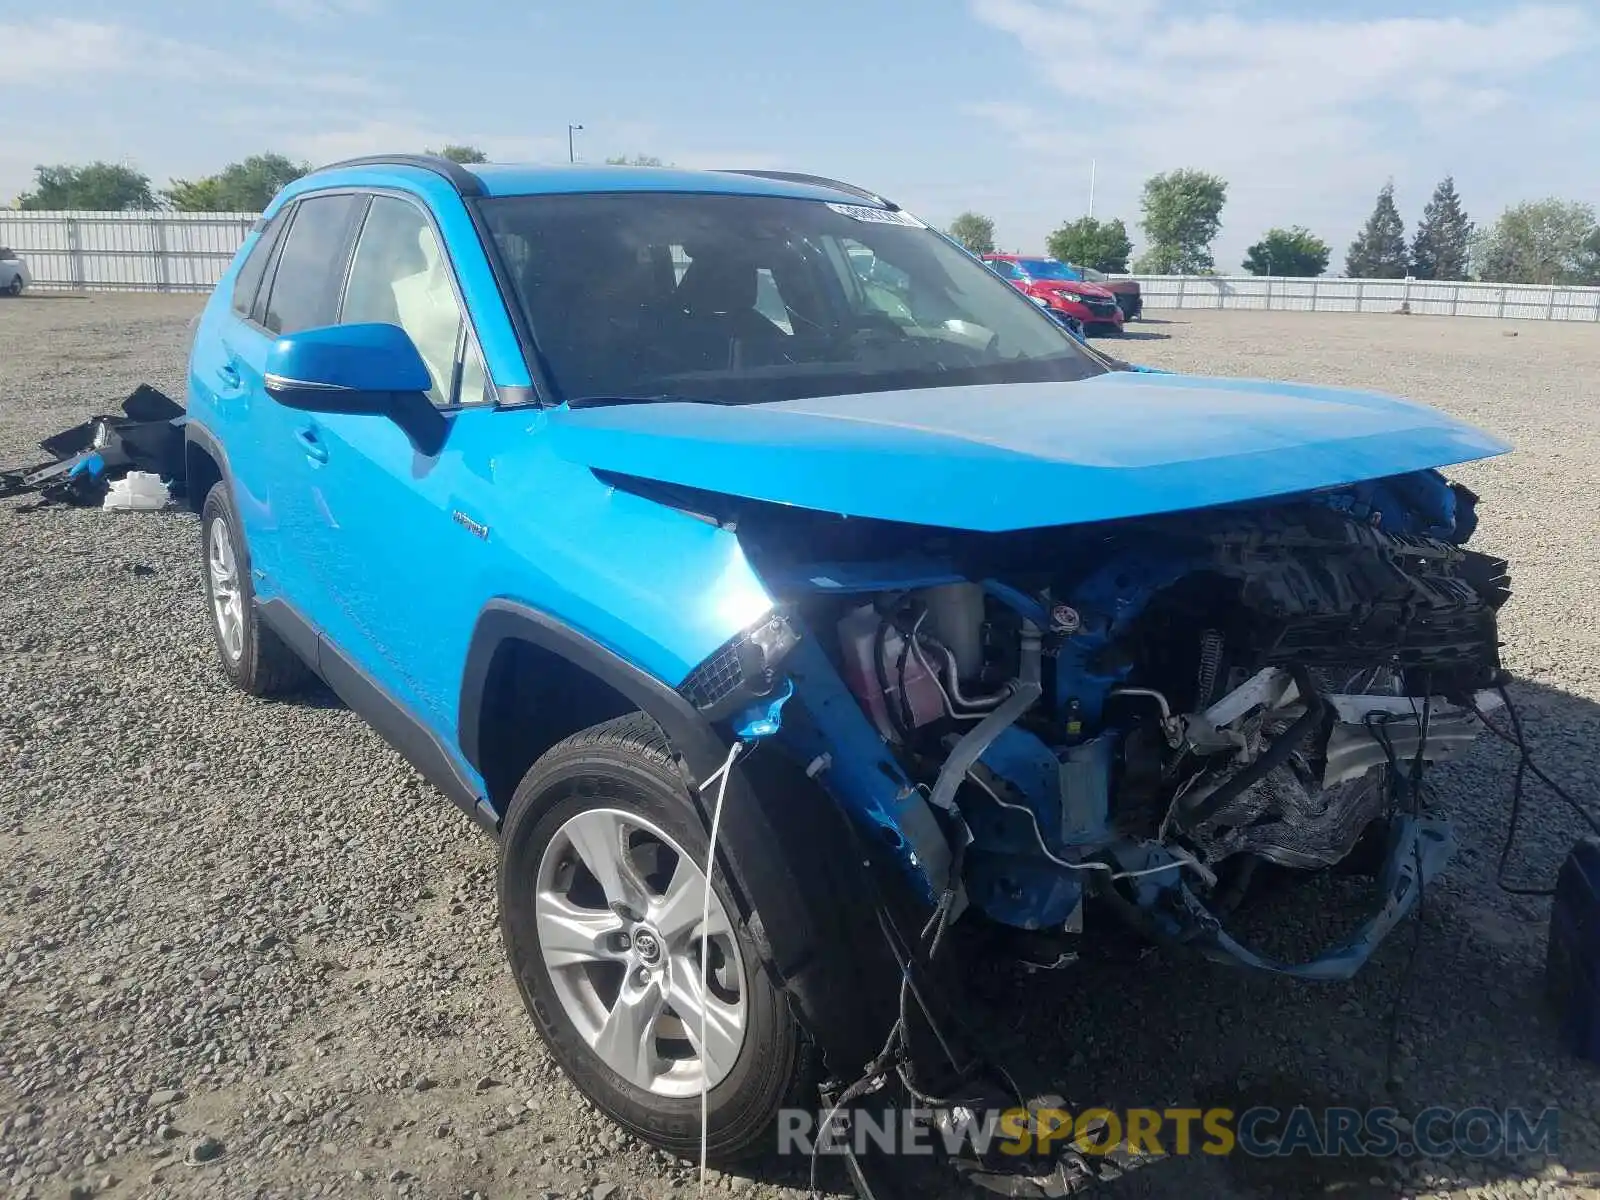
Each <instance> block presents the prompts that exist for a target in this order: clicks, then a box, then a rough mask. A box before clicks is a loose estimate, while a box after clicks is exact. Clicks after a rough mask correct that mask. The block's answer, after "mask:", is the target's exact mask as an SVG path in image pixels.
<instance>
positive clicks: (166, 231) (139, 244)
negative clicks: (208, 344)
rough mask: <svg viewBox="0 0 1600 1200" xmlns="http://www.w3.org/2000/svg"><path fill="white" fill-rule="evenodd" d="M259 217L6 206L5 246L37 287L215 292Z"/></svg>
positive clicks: (1, 226)
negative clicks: (36, 209) (20, 209)
mask: <svg viewBox="0 0 1600 1200" xmlns="http://www.w3.org/2000/svg"><path fill="white" fill-rule="evenodd" d="M256 216H257V214H255V213H167V212H31V211H27V212H17V211H11V210H8V209H0V246H9V247H10V248H11V249H12V250H15V251H16V252H17V253H18V254H20V255H21V256H22V257H23V258H24V259H26V260H27V263H28V270H29V272H30V273H31V274H32V276H33V286H34V287H37V288H52V289H68V290H73V291H134V292H208V291H210V290H211V289H212V288H213V287H215V286H216V283H217V280H218V279H220V278H222V273H223V271H225V270H226V269H227V267H228V262H229V260H230V259H232V258H233V255H234V252H235V251H237V250H238V249H239V245H240V243H242V242H243V241H244V237H245V234H246V233H248V232H249V231H250V226H251V225H252V224H254V223H255V221H256Z"/></svg>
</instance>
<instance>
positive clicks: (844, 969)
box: [460, 600, 899, 1074]
mask: <svg viewBox="0 0 1600 1200" xmlns="http://www.w3.org/2000/svg"><path fill="white" fill-rule="evenodd" d="M532 671H540V672H549V675H548V676H547V677H546V678H543V679H533V678H530V677H529V674H528V673H529V672H532ZM529 696H531V697H533V699H534V700H535V702H538V701H539V698H541V697H543V698H546V699H547V700H553V701H554V703H539V704H538V707H539V709H540V710H542V711H539V712H538V713H537V715H535V714H534V713H532V712H530V711H529V710H526V709H524V707H523V701H524V700H525V699H526V698H528V697H529ZM619 706H620V707H619ZM634 710H639V711H643V712H644V713H645V714H647V715H648V716H649V717H651V718H652V719H653V720H654V721H655V722H656V723H657V724H658V725H659V726H660V727H661V729H662V732H663V733H664V734H665V735H666V738H667V741H668V743H669V744H670V745H671V747H672V749H673V752H674V754H675V756H676V758H677V759H678V762H679V765H680V768H681V769H682V770H683V773H684V776H685V786H686V787H687V788H688V789H689V790H690V793H691V795H693V796H694V797H695V798H696V801H697V805H698V807H699V809H700V811H701V815H702V817H703V819H704V820H705V821H706V823H707V824H708V825H709V824H710V816H711V814H710V803H709V802H710V799H711V798H710V797H708V796H702V795H700V793H699V792H698V786H697V785H698V782H699V781H701V780H704V779H708V778H710V776H711V775H712V774H713V773H714V772H715V771H716V770H717V768H718V767H720V766H721V765H722V762H723V759H724V758H726V756H727V752H728V747H727V743H726V742H725V741H724V740H723V739H722V738H721V737H720V736H719V735H718V734H717V732H716V731H715V730H714V729H713V728H712V727H711V725H710V724H709V723H708V722H707V721H706V720H705V719H704V718H703V717H702V716H701V714H700V713H699V712H698V711H696V710H695V708H694V707H693V706H692V705H690V704H689V702H688V701H687V700H685V699H684V698H683V697H682V696H681V695H679V694H678V693H677V692H676V691H675V690H674V689H673V688H671V687H669V686H668V685H667V684H666V683H664V682H662V681H661V680H659V679H657V678H655V677H654V676H652V675H650V674H648V673H647V672H645V671H643V670H641V669H640V668H638V667H636V666H634V665H633V664H631V663H629V662H627V661H626V660H625V659H623V658H621V657H620V656H618V655H617V654H615V653H613V652H612V651H610V650H608V649H607V648H605V647H604V646H601V645H600V644H599V643H597V642H595V641H594V640H592V639H591V638H589V637H587V636H586V635H584V634H582V633H580V632H578V631H577V630H574V629H572V628H571V627H570V626H567V625H565V624H563V623H562V622H560V621H558V620H556V619H554V618H552V617H550V616H548V615H547V614H545V613H542V612H539V611H538V610H536V609H532V608H530V607H528V606H526V605H523V604H520V603H518V602H516V601H512V600H494V601H491V602H490V603H489V604H488V605H486V606H485V608H484V610H483V612H482V613H480V614H479V617H478V621H477V625H476V627H475V629H474V631H473V637H472V643H471V646H470V648H469V650H468V653H467V661H466V668H465V671H464V673H463V677H462V690H461V709H460V741H461V750H462V752H463V754H464V755H465V757H466V759H467V761H468V762H469V763H471V764H472V766H473V767H474V768H476V769H477V770H478V772H479V773H480V774H481V775H482V776H483V778H484V781H485V783H486V784H487V786H488V787H489V789H490V797H491V800H493V801H494V802H495V805H496V808H497V809H498V810H499V811H501V812H504V811H505V807H504V803H502V802H501V801H500V800H499V799H498V798H497V796H496V789H497V788H501V787H504V788H506V789H507V790H506V791H505V792H503V793H502V794H503V796H504V797H505V803H509V797H510V794H511V791H514V790H515V787H516V784H517V782H518V781H519V780H520V779H521V777H522V775H523V774H524V773H525V772H526V770H527V767H529V766H531V765H532V763H533V762H534V760H536V759H537V758H538V757H539V756H540V755H542V754H543V753H544V752H545V751H546V750H548V749H549V748H550V747H551V746H553V745H554V744H555V743H556V742H558V741H560V740H561V739H562V738H564V737H566V736H568V735H570V734H572V733H575V732H577V731H578V730H579V729H583V728H587V727H588V726H590V725H593V724H597V723H599V722H600V721H603V720H608V719H610V718H611V717H613V716H618V715H621V713H623V712H630V711H634ZM519 763H520V764H521V765H520V766H518V764H519ZM855 840H856V839H855V838H854V831H853V830H852V829H851V828H850V827H849V825H848V818H847V817H846V816H845V815H844V814H843V813H842V812H841V811H840V810H839V809H838V807H837V806H836V805H835V804H834V803H833V801H832V800H831V799H830V798H829V797H828V796H827V794H826V793H824V792H823V791H822V790H821V789H820V788H818V787H817V786H816V785H815V784H814V783H813V782H812V781H811V780H809V779H806V778H805V776H804V772H803V770H801V769H800V767H799V766H798V765H796V764H790V763H788V762H787V761H786V760H783V759H781V758H780V756H779V755H778V753H777V752H775V751H765V750H764V751H762V752H761V753H759V754H757V755H755V756H753V757H752V758H750V759H748V760H747V762H746V764H745V765H742V766H740V767H738V768H736V769H735V770H734V771H732V772H731V773H730V775H729V777H728V784H727V794H726V799H725V801H724V804H723V814H722V826H721V830H720V834H719V846H720V853H719V855H718V859H719V861H718V866H719V868H720V869H721V870H722V871H723V872H724V874H725V875H726V876H727V879H728V882H729V884H730V886H731V887H732V888H733V890H734V893H735V896H736V898H737V899H738V901H739V902H740V904H741V905H742V906H743V907H744V909H745V911H746V912H748V913H750V914H751V921H750V928H751V933H752V935H753V937H754V940H755V942H756V945H757V946H758V948H759V950H760V953H761V955H762V958H763V960H764V966H765V967H766V968H767V969H768V970H769V971H771V972H772V973H773V975H774V977H775V978H776V979H777V981H778V983H779V984H780V986H781V987H782V988H783V989H784V991H785V992H786V993H787V994H788V996H789V997H790V1001H791V1003H792V1004H794V1006H795V1008H796V1011H797V1014H798V1016H799V1017H800V1020H801V1022H802V1024H803V1025H804V1026H805V1028H806V1030H807V1032H808V1033H809V1034H810V1036H811V1037H812V1038H814V1039H815V1040H816V1042H817V1043H818V1045H819V1046H820V1048H821V1049H822V1051H823V1053H824V1055H825V1056H826V1058H827V1061H828V1067H829V1069H830V1071H833V1072H834V1073H837V1074H846V1073H854V1072H856V1071H859V1070H860V1067H861V1064H862V1063H864V1062H867V1061H868V1060H870V1059H871V1058H872V1056H873V1055H874V1054H876V1053H877V1051H878V1050H879V1048H880V1044H881V1042H882V1039H883V1034H884V1031H885V1030H886V1029H887V1028H888V1025H889V1023H891V1022H892V1020H893V1006H894V1004H895V1000H896V995H897V991H896V988H897V983H898V979H899V972H898V966H897V965H896V964H895V962H894V960H893V956H892V954H890V952H889V950H888V948H887V946H886V945H885V944H884V943H883V941H882V938H881V936H880V934H879V929H878V925H877V918H876V915H875V906H874V904H873V902H872V899H871V898H872V897H873V896H875V895H876V894H877V892H878V890H879V887H880V881H881V875H880V874H879V872H878V870H877V869H876V868H874V867H873V866H871V865H869V864H868V863H867V862H866V861H865V856H864V855H859V854H853V853H851V850H850V847H851V846H852V845H854V844H855ZM880 1009H881V1010H882V1011H881V1012H880ZM869 1014H870V1015H869ZM880 1018H881V1019H880Z"/></svg>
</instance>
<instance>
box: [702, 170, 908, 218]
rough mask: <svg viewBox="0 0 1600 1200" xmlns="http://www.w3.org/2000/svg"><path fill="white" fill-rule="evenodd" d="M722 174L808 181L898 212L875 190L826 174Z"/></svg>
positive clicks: (892, 203)
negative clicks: (870, 190)
mask: <svg viewBox="0 0 1600 1200" xmlns="http://www.w3.org/2000/svg"><path fill="white" fill-rule="evenodd" d="M721 173H722V174H724V175H753V176H755V177H756V178H757V179H776V180H778V181H780V182H782V183H809V184H811V185H812V186H813V187H825V188H832V189H833V190H834V191H836V192H844V193H845V194H846V195H849V196H859V197H860V198H861V199H863V200H870V201H872V203H874V204H878V205H882V206H883V207H884V208H886V209H888V210H889V211H890V212H899V211H900V206H899V205H898V204H896V203H895V202H894V201H893V200H885V199H884V198H883V197H882V196H880V195H878V194H877V193H876V192H869V191H867V189H866V188H862V187H857V186H856V185H855V184H853V183H841V182H840V181H839V180H837V179H829V178H828V177H827V176H826V175H804V174H801V173H800V172H798V171H746V170H742V169H740V168H738V167H726V168H723V170H722V172H721Z"/></svg>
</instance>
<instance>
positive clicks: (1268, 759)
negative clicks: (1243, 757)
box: [1180, 667, 1328, 828]
mask: <svg viewBox="0 0 1600 1200" xmlns="http://www.w3.org/2000/svg"><path fill="white" fill-rule="evenodd" d="M1293 675H1294V682H1295V686H1296V687H1297V688H1298V689H1299V690H1300V698H1301V699H1302V700H1304V701H1305V704H1306V711H1305V713H1304V714H1303V715H1301V716H1300V717H1299V718H1298V719H1297V720H1296V721H1295V723H1294V724H1293V725H1291V726H1289V728H1287V729H1285V730H1284V731H1283V732H1282V733H1281V734H1279V735H1278V736H1277V737H1275V738H1273V739H1272V745H1270V746H1268V747H1267V748H1266V749H1265V750H1264V751H1262V752H1261V754H1259V755H1258V756H1257V757H1256V760H1255V762H1253V763H1251V764H1250V765H1249V766H1248V767H1246V768H1245V769H1244V770H1242V771H1240V772H1239V773H1238V774H1237V775H1235V776H1234V777H1233V778H1232V779H1229V780H1228V781H1227V782H1226V783H1224V784H1223V785H1222V786H1221V787H1219V788H1218V789H1217V790H1216V791H1214V792H1212V793H1211V794H1210V795H1209V796H1207V797H1206V798H1205V799H1204V800H1202V801H1200V803H1199V804H1197V805H1195V807H1194V808H1193V809H1191V810H1189V811H1188V812H1187V813H1185V814H1184V815H1183V816H1182V817H1181V818H1180V819H1181V821H1182V823H1183V824H1184V825H1187V826H1189V827H1191V828H1192V827H1194V826H1195V825H1199V824H1201V823H1202V822H1204V821H1209V820H1210V819H1211V818H1212V817H1214V816H1216V815H1217V813H1218V812H1220V811H1221V809H1222V807H1223V806H1224V805H1225V804H1228V803H1230V802H1232V801H1233V800H1235V799H1237V798H1238V797H1239V796H1240V795H1241V794H1242V793H1243V792H1244V790H1245V789H1246V788H1250V787H1254V786H1255V785H1256V784H1258V783H1260V782H1261V781H1262V780H1263V779H1265V778H1266V777H1267V775H1268V774H1270V773H1271V772H1273V771H1275V770H1277V769H1278V768H1279V767H1281V766H1283V764H1284V763H1286V762H1288V761H1289V756H1290V755H1291V754H1293V753H1294V752H1295V751H1296V750H1297V749H1299V746H1300V743H1301V742H1303V741H1305V740H1306V738H1308V737H1310V736H1311V734H1312V732H1313V731H1314V730H1315V729H1316V728H1317V726H1318V725H1320V724H1321V723H1322V718H1323V716H1324V715H1325V714H1326V713H1327V711H1328V702H1327V701H1326V700H1324V699H1323V698H1322V697H1321V696H1319V695H1317V693H1316V691H1315V690H1314V689H1313V688H1312V686H1311V677H1310V676H1309V675H1307V674H1306V672H1305V671H1304V670H1302V669H1301V668H1299V667H1296V668H1294V671H1293Z"/></svg>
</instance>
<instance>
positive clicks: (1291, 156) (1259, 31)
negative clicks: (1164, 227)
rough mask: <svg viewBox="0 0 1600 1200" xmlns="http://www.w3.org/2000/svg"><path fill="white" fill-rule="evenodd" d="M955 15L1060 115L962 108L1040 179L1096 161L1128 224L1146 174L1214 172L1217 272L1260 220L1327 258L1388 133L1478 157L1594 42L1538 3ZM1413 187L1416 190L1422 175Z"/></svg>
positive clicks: (1395, 170) (1364, 203)
mask: <svg viewBox="0 0 1600 1200" xmlns="http://www.w3.org/2000/svg"><path fill="white" fill-rule="evenodd" d="M972 9H973V12H974V13H975V15H976V16H977V17H978V18H979V19H980V20H981V21H983V22H985V23H987V24H988V25H990V26H992V27H994V28H996V29H999V30H1001V31H1003V32H1006V33H1009V34H1011V35H1013V36H1015V37H1016V39H1017V40H1018V42H1019V43H1020V44H1021V46H1022V49H1023V53H1024V54H1025V56H1026V57H1027V59H1028V61H1029V62H1031V63H1032V64H1034V66H1035V68H1036V69H1037V70H1038V71H1039V72H1040V74H1041V76H1042V78H1043V80H1044V81H1045V82H1046V83H1047V84H1048V85H1049V86H1050V87H1051V88H1052V89H1053V90H1055V91H1057V92H1059V93H1061V94H1062V95H1064V96H1066V97H1069V98H1070V100H1069V102H1068V103H1067V104H1065V105H1063V106H1061V108H1060V110H1059V111H1058V110H1057V109H1056V108H1054V107H1052V108H1051V109H1049V110H1048V111H1047V110H1045V109H1043V108H1039V107H1032V106H1027V105H1019V104H1017V103H1015V102H1013V101H1010V100H994V101H989V102H985V103H979V104H975V105H972V106H970V108H969V111H972V112H974V113H976V114H978V115H981V116H984V117H986V118H988V119H989V120H990V121H991V122H992V123H994V124H995V126H996V127H997V128H998V129H999V130H1001V131H1002V133H1003V134H1004V135H1005V136H1007V137H1008V138H1010V139H1011V140H1012V141H1014V142H1015V143H1016V144H1017V145H1019V146H1020V147H1022V148H1024V149H1025V150H1026V151H1027V152H1028V153H1029V154H1030V155H1031V156H1033V158H1034V159H1035V160H1036V161H1040V162H1042V163H1043V164H1045V169H1046V170H1047V171H1048V170H1050V169H1051V167H1050V164H1054V169H1055V170H1056V171H1057V172H1065V173H1068V174H1070V175H1071V177H1072V178H1074V179H1078V178H1079V177H1080V176H1082V175H1085V174H1086V172H1085V171H1084V170H1083V160H1084V159H1085V158H1087V157H1089V156H1094V157H1097V158H1098V159H1099V161H1100V166H1101V169H1102V180H1103V182H1105V183H1107V184H1109V187H1110V191H1111V195H1109V196H1108V197H1107V198H1108V199H1110V200H1112V201H1114V202H1115V203H1116V204H1117V208H1118V211H1119V212H1121V213H1122V214H1124V215H1125V216H1127V217H1129V218H1133V217H1135V216H1136V215H1137V197H1136V191H1137V188H1138V186H1139V183H1140V182H1141V181H1142V180H1143V178H1145V177H1147V176H1148V175H1150V174H1152V173H1154V172H1156V171H1161V170H1166V169H1169V168H1172V167H1179V166H1195V167H1201V168H1204V169H1208V170H1213V171H1216V172H1217V173H1219V174H1221V175H1223V176H1224V178H1226V179H1228V181H1229V184H1230V195H1229V206H1228V208H1227V209H1226V210H1225V211H1224V219H1225V222H1226V225H1225V231H1224V235H1223V238H1222V240H1221V243H1220V244H1219V247H1218V249H1219V255H1218V261H1219V265H1220V266H1223V267H1229V266H1232V265H1233V263H1234V262H1237V255H1238V253H1239V251H1240V250H1242V248H1243V246H1244V244H1245V243H1246V242H1247V241H1249V240H1253V238H1254V237H1255V236H1256V235H1257V234H1259V232H1260V231H1261V230H1262V229H1263V228H1265V226H1266V225H1268V224H1275V223H1281V224H1288V223H1301V224H1308V225H1312V226H1313V228H1317V227H1318V226H1319V224H1321V225H1322V226H1323V227H1322V228H1321V229H1320V232H1322V233H1323V235H1324V237H1327V238H1328V239H1329V240H1330V241H1331V242H1333V243H1334V244H1335V251H1336V253H1335V262H1336V264H1337V262H1338V259H1339V257H1340V252H1341V251H1342V250H1343V243H1342V242H1341V241H1340V239H1341V237H1342V238H1346V239H1347V238H1348V237H1349V236H1350V235H1351V234H1353V232H1354V228H1355V225H1356V224H1358V223H1359V221H1360V220H1361V219H1362V218H1363V217H1364V216H1365V214H1366V211H1367V210H1368V209H1369V208H1370V205H1371V201H1372V196H1373V195H1374V194H1375V193H1376V191H1377V189H1378V187H1379V186H1380V185H1381V184H1382V182H1383V180H1384V177H1385V176H1387V175H1390V174H1399V173H1402V172H1403V171H1404V169H1405V168H1406V166H1407V163H1406V161H1405V160H1404V159H1403V157H1401V156H1400V155H1398V154H1396V153H1395V152H1394V151H1393V150H1391V149H1390V146H1391V145H1392V138H1390V137H1389V136H1387V135H1388V134H1389V133H1392V131H1393V130H1395V129H1396V128H1406V129H1408V130H1410V131H1411V132H1413V133H1415V134H1420V135H1424V136H1426V137H1427V138H1429V139H1430V144H1431V145H1432V146H1434V147H1437V148H1440V149H1442V148H1444V147H1446V146H1450V147H1455V146H1459V147H1461V148H1462V149H1463V150H1470V149H1474V148H1475V149H1477V150H1478V151H1479V153H1480V154H1481V152H1482V145H1481V139H1482V136H1483V126H1482V124H1481V123H1482V122H1484V121H1485V120H1486V119H1489V118H1491V117H1493V116H1495V114H1497V113H1500V112H1501V111H1502V110H1507V109H1508V108H1509V107H1510V106H1512V105H1514V102H1515V97H1516V85H1517V84H1518V83H1519V82H1520V81H1523V80H1525V79H1527V78H1528V77H1529V76H1530V75H1531V74H1532V73H1534V72H1537V71H1538V70H1540V69H1541V68H1543V67H1545V66H1547V65H1548V64H1550V63H1552V62H1554V61H1556V60H1558V59H1560V58H1563V57H1565V56H1568V55H1572V54H1577V53H1582V52H1584V51H1585V50H1588V49H1589V48H1591V47H1593V46H1594V44H1595V43H1596V41H1597V39H1600V24H1597V22H1596V20H1595V19H1594V18H1592V17H1591V16H1590V15H1589V14H1588V13H1587V12H1586V11H1584V10H1583V9H1580V8H1577V7H1573V6H1555V5H1542V4H1530V5H1524V6H1521V7H1517V8H1511V9H1502V10H1500V11H1499V12H1494V11H1492V10H1491V11H1490V12H1488V13H1487V14H1486V15H1484V16H1483V17H1480V18H1476V19H1469V18H1466V17H1459V16H1450V17H1386V18H1375V19H1361V18H1355V17H1338V16H1309V17H1258V16H1252V15H1248V14H1247V13H1246V12H1243V11H1241V10H1239V9H1238V8H1237V7H1236V6H1233V5H1224V4H1223V3H1219V0H1202V2H1200V3H1196V2H1195V0H972ZM1412 182H1413V183H1414V185H1415V187H1414V190H1422V189H1424V188H1431V187H1432V184H1433V182H1434V179H1433V178H1429V179H1427V180H1426V181H1422V180H1417V181H1412ZM1420 203H1421V201H1420V199H1418V201H1417V202H1416V205H1415V207H1420ZM1130 224H1131V221H1130ZM1229 256H1232V257H1231V258H1230V257H1229Z"/></svg>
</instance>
